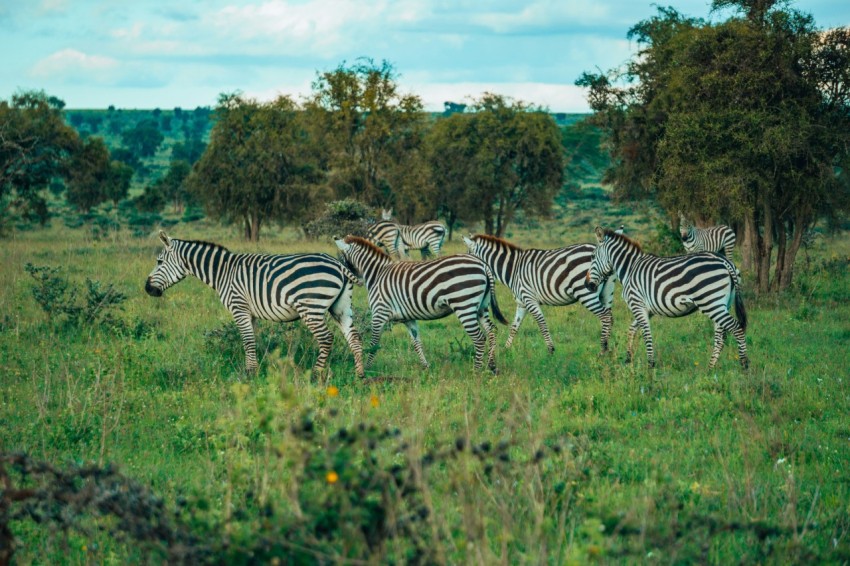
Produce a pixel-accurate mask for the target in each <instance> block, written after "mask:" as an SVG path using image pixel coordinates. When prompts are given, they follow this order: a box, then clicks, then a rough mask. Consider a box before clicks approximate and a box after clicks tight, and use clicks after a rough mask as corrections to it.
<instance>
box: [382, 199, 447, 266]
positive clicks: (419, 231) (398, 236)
mask: <svg viewBox="0 0 850 566" xmlns="http://www.w3.org/2000/svg"><path fill="white" fill-rule="evenodd" d="M381 218H382V220H381V221H380V222H376V223H375V224H373V225H372V227H371V228H370V229H369V233H368V236H367V237H368V239H369V240H371V241H372V243H374V244H377V245H379V246H382V247H384V248H385V249H386V250H387V252H388V253H389V254H390V255H391V256H394V257H398V258H409V257H410V254H409V253H408V250H411V249H413V250H419V252H420V253H421V254H422V258H423V259H425V258H427V257H429V256H431V255H433V256H438V255H440V250H442V248H443V243H444V242H445V239H446V227H445V226H444V225H443V224H442V223H441V222H437V221H436V220H431V221H429V222H423V223H422V224H415V225H413V226H408V225H406V224H399V223H397V222H393V221H392V209H389V210H382V212H381Z"/></svg>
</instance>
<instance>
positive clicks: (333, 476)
mask: <svg viewBox="0 0 850 566" xmlns="http://www.w3.org/2000/svg"><path fill="white" fill-rule="evenodd" d="M325 479H326V480H327V482H328V483H330V484H334V483H336V482H338V481H339V475H338V474H337V473H336V472H335V471H333V470H331V471H330V472H328V473H327V475H325Z"/></svg>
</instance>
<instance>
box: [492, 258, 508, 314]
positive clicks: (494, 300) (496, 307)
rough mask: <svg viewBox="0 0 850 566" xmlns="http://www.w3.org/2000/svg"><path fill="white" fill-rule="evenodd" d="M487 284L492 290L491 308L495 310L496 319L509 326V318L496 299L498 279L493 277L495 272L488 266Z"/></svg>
mask: <svg viewBox="0 0 850 566" xmlns="http://www.w3.org/2000/svg"><path fill="white" fill-rule="evenodd" d="M487 286H488V288H489V292H490V310H492V311H493V316H494V317H496V320H498V321H499V322H501V323H502V324H504V325H505V326H507V325H508V319H506V318H505V315H503V314H502V311H501V310H499V303H498V301H496V279H495V278H494V277H493V272H492V271H490V269H489V268H487Z"/></svg>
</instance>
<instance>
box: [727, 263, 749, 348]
mask: <svg viewBox="0 0 850 566" xmlns="http://www.w3.org/2000/svg"><path fill="white" fill-rule="evenodd" d="M729 265H731V266H732V269H731V270H730V271H729V273H731V274H732V281H733V282H734V283H735V315H736V318H737V319H738V324H740V325H741V330H743V331H744V332H746V330H747V309H746V307H745V306H744V293H743V291H742V289H741V272H740V271H738V268H737V267H735V264H733V263H732V261H731V260H730V261H729ZM727 269H728V268H727Z"/></svg>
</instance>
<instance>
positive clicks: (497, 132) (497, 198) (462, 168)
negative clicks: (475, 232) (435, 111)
mask: <svg viewBox="0 0 850 566" xmlns="http://www.w3.org/2000/svg"><path fill="white" fill-rule="evenodd" d="M473 108H474V112H472V113H463V114H459V113H455V114H452V115H450V116H449V117H447V118H441V119H439V120H438V121H437V123H436V124H435V125H434V126H433V128H432V131H431V134H430V136H429V144H428V149H429V158H430V160H431V171H432V175H433V182H434V186H435V187H437V189H436V190H437V194H438V203H439V206H440V210H441V212H442V214H443V215H444V216H445V217H446V219H447V222H448V223H449V224H451V225H454V223H455V221H456V220H458V219H470V220H481V221H483V222H484V230H485V231H486V232H487V233H488V234H496V235H499V236H501V235H503V234H504V231H505V229H506V228H507V226H508V225H509V224H510V223H511V221H513V219H514V216H515V215H516V213H517V212H518V211H520V210H524V211H526V212H527V213H532V214H541V215H547V214H549V212H550V209H551V206H552V200H553V198H554V196H555V194H556V193H557V191H558V190H559V189H560V188H561V183H562V181H563V156H562V151H561V143H560V132H559V130H558V127H557V125H556V124H555V122H554V120H553V119H552V117H551V116H549V115H548V114H545V113H543V112H540V111H537V110H535V109H533V108H530V107H528V106H527V105H525V104H523V103H522V102H511V101H509V100H507V99H505V98H504V97H502V96H499V95H494V94H485V95H484V96H482V97H481V99H479V100H478V101H476V103H475V106H474V107H473Z"/></svg>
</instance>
